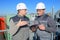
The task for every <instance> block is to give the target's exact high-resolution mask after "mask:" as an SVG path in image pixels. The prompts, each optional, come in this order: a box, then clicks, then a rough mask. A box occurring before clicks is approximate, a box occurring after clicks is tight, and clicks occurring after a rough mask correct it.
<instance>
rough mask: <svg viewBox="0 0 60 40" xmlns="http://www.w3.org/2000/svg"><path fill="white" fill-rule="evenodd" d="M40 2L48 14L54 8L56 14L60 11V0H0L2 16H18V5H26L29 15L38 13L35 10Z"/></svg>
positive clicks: (0, 13)
mask: <svg viewBox="0 0 60 40" xmlns="http://www.w3.org/2000/svg"><path fill="white" fill-rule="evenodd" d="M39 2H43V3H44V4H45V5H46V12H51V9H52V7H54V12H56V11H57V10H59V9H60V0H0V15H7V14H17V10H16V5H17V4H18V3H25V4H26V6H27V8H28V13H36V9H35V8H36V5H37V3H39Z"/></svg>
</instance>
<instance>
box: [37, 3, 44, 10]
mask: <svg viewBox="0 0 60 40" xmlns="http://www.w3.org/2000/svg"><path fill="white" fill-rule="evenodd" d="M36 9H45V4H44V3H42V2H40V3H38V4H37V6H36Z"/></svg>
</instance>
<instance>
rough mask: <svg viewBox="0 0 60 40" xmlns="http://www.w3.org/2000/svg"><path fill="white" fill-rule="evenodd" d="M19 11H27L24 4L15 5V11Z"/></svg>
mask: <svg viewBox="0 0 60 40" xmlns="http://www.w3.org/2000/svg"><path fill="white" fill-rule="evenodd" d="M19 9H27V7H26V5H25V4H24V3H19V4H17V7H16V10H19Z"/></svg>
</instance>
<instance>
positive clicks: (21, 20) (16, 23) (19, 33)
mask: <svg viewBox="0 0 60 40" xmlns="http://www.w3.org/2000/svg"><path fill="white" fill-rule="evenodd" d="M16 9H17V11H18V13H17V15H16V16H14V17H11V18H10V29H9V32H10V34H11V35H12V40H27V39H28V35H29V27H28V21H29V18H28V17H26V16H25V15H26V13H27V7H26V5H25V4H24V3H19V4H17V7H16Z"/></svg>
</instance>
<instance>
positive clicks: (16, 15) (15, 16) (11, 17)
mask: <svg viewBox="0 0 60 40" xmlns="http://www.w3.org/2000/svg"><path fill="white" fill-rule="evenodd" d="M15 18H17V15H15V16H13V17H10V19H9V21H10V20H11V19H12V20H13V19H15Z"/></svg>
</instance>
